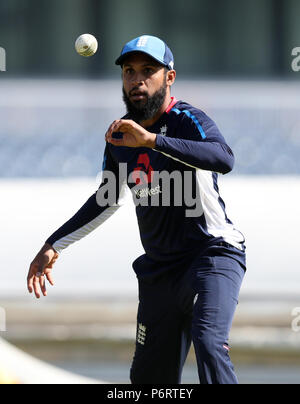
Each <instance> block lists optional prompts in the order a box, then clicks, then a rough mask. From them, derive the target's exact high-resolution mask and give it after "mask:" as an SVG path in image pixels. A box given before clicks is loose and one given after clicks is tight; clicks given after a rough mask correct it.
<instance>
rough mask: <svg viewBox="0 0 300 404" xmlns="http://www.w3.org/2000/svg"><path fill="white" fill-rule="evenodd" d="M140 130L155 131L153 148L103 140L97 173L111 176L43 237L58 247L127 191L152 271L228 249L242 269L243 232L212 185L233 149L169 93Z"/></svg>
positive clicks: (230, 161) (228, 165)
mask: <svg viewBox="0 0 300 404" xmlns="http://www.w3.org/2000/svg"><path fill="white" fill-rule="evenodd" d="M124 118H125V119H130V116H129V115H127V116H125V117H124ZM147 130H148V131H149V132H152V133H156V134H157V137H156V145H155V147H154V149H150V148H146V147H141V148H129V147H123V146H122V147H120V146H114V145H112V144H110V143H107V144H106V148H105V152H104V159H103V172H104V173H108V174H112V175H111V176H109V175H107V176H106V177H105V179H104V180H103V181H102V183H101V185H100V188H99V189H98V191H97V192H96V193H95V194H94V195H92V196H91V197H90V198H89V200H88V201H87V202H86V203H85V204H84V206H83V207H82V208H81V209H80V210H79V211H78V212H77V213H76V214H75V216H73V217H72V218H71V219H70V220H69V221H68V222H67V223H65V224H64V225H63V226H62V227H61V228H60V229H59V230H57V231H56V232H55V233H54V234H53V235H52V236H51V237H50V238H49V239H48V240H47V242H48V243H49V244H51V245H52V246H53V248H54V249H55V250H56V251H57V252H59V253H60V252H61V251H62V250H63V249H65V248H67V247H68V246H69V245H70V244H72V243H74V242H75V241H78V240H80V239H81V238H82V237H84V236H86V235H87V234H89V233H90V232H91V231H93V230H95V229H96V228H97V227H98V226H99V225H101V224H102V223H103V222H104V221H105V220H107V219H108V218H109V217H110V216H111V215H112V214H113V213H114V212H116V210H117V209H118V208H119V207H120V206H121V205H122V203H123V200H124V198H123V197H124V195H125V193H126V190H127V191H128V190H130V191H131V193H132V197H133V199H134V202H135V205H136V215H137V220H138V225H139V231H140V237H141V242H142V245H143V247H144V249H145V256H146V257H147V259H148V260H150V261H151V263H152V264H153V265H152V266H151V268H153V271H156V270H157V267H158V266H159V265H160V264H161V265H163V266H166V267H167V266H168V263H172V262H179V261H178V260H181V259H185V257H193V256H195V255H196V254H199V253H201V252H202V253H203V254H204V253H205V254H207V255H209V254H211V255H229V256H232V257H233V258H234V259H236V260H238V261H239V262H240V263H241V265H242V266H243V267H244V268H245V244H244V243H245V239H244V236H243V235H242V233H241V232H240V231H238V230H237V229H236V228H235V226H234V225H233V223H232V222H231V221H230V219H229V218H228V217H227V214H226V209H225V203H224V201H223V199H222V198H221V196H220V192H219V187H218V175H219V174H227V173H229V172H230V171H231V170H232V168H233V166H234V155H233V152H232V150H231V149H230V147H229V146H228V145H227V143H226V141H225V139H224V137H223V136H222V135H221V133H220V131H219V129H218V128H217V126H216V124H215V123H214V122H213V121H212V120H211V119H210V118H209V117H208V116H207V115H206V114H205V113H204V112H202V111H201V110H199V109H196V108H194V107H192V106H191V105H189V104H187V103H185V102H182V101H177V100H176V99H173V101H172V103H171V105H170V106H169V108H168V109H167V111H166V112H165V113H164V114H163V115H162V116H161V117H160V118H159V120H158V121H157V122H156V123H155V124H154V125H153V126H152V127H149V128H147ZM121 136H122V134H121V133H119V134H115V137H117V138H118V137H121ZM164 176H165V177H164ZM164 178H165V179H164ZM113 179H114V180H113ZM108 194H110V195H109V198H107V199H106V196H108ZM105 202H107V203H105ZM133 267H134V269H135V270H136V272H138V273H139V272H143V268H140V266H139V265H137V264H136V265H133ZM151 270H152V269H150V272H151Z"/></svg>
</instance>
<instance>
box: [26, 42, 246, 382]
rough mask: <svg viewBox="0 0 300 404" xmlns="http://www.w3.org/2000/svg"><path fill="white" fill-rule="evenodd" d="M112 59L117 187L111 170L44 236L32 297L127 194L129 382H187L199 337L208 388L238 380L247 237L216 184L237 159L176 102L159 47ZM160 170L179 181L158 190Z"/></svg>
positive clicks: (199, 116) (206, 124)
mask: <svg viewBox="0 0 300 404" xmlns="http://www.w3.org/2000/svg"><path fill="white" fill-rule="evenodd" d="M116 64H117V65H120V66H121V67H122V79H123V98H124V102H125V104H126V107H127V111H128V114H127V115H126V116H125V117H124V118H123V119H120V120H116V121H114V122H113V123H112V124H111V126H110V127H109V129H108V131H107V133H106V135H105V139H106V142H107V144H106V148H105V153H104V163H103V172H104V173H108V174H112V173H113V174H114V178H115V179H116V181H112V180H111V183H110V184H109V180H110V178H111V177H109V175H108V174H107V177H105V180H104V179H102V183H101V186H100V188H99V190H98V191H97V193H95V194H94V195H93V196H92V197H91V198H90V199H89V200H88V201H87V202H86V204H85V205H84V206H83V207H82V208H81V209H80V210H79V211H78V213H77V214H76V215H75V216H74V217H73V218H71V219H70V220H69V221H68V222H67V223H66V224H64V225H63V226H62V227H61V228H60V229H59V230H58V231H56V232H55V233H54V234H53V235H52V236H51V237H50V238H49V239H48V240H47V242H46V244H45V246H44V247H43V248H42V250H41V251H40V253H39V254H38V255H37V257H36V258H35V260H34V261H33V263H32V264H31V267H30V270H29V275H28V289H29V292H30V293H32V292H33V291H34V292H35V294H36V297H37V298H39V297H40V290H41V291H42V293H43V295H46V293H47V292H46V286H45V277H46V278H47V279H48V281H49V282H50V283H51V284H53V279H52V276H51V270H52V267H53V264H54V263H55V261H56V260H57V258H58V254H59V253H60V252H61V251H62V250H63V249H65V248H66V247H68V246H69V245H70V244H72V243H73V242H75V241H77V240H80V239H81V238H82V237H84V236H85V235H87V234H89V233H90V232H91V231H92V230H94V229H95V228H96V227H98V226H99V225H100V224H102V223H103V222H104V221H105V220H106V219H108V218H109V217H110V216H111V215H112V214H113V213H114V212H115V211H116V210H117V209H118V207H119V206H120V205H121V200H122V199H123V193H124V189H125V187H129V188H130V189H131V192H132V196H133V198H134V199H135V203H136V214H137V219H138V225H139V229H140V235H141V241H142V244H143V247H144V249H145V254H143V255H142V256H140V257H139V258H137V259H136V260H135V261H134V263H133V268H134V270H135V272H136V274H137V278H138V281H139V310H138V324H137V341H136V352H135V356H134V360H133V364H132V368H131V381H132V383H133V384H146V383H153V384H161V383H164V384H174V383H175V384H177V383H180V381H181V374H182V368H183V365H184V363H185V360H186V357H187V354H188V352H189V349H190V346H191V342H192V341H193V343H194V347H195V352H196V357H197V364H198V372H199V378H200V382H201V384H236V383H237V378H236V376H235V373H234V369H233V366H232V364H231V361H230V358H229V354H228V351H229V346H228V337H229V331H230V328H231V324H232V320H233V316H234V312H235V309H236V305H237V301H238V296H239V291H240V287H241V283H242V280H243V277H244V273H245V270H246V264H245V245H244V241H245V240H244V237H243V235H242V234H241V233H240V232H239V231H238V230H236V228H235V227H234V226H233V224H232V222H231V221H230V220H229V219H228V217H227V215H226V212H225V204H224V202H223V200H222V199H221V197H220V194H219V189H218V173H221V174H226V173H228V172H230V171H231V170H232V167H233V164H234V156H233V153H232V151H231V149H230V148H229V146H228V145H227V144H226V142H225V140H224V138H223V137H222V135H221V134H220V132H219V130H218V128H217V127H216V125H215V123H214V122H213V121H212V120H211V119H210V118H209V117H208V116H207V115H206V114H205V113H204V112H202V111H200V110H198V109H196V108H194V107H192V106H191V105H189V104H187V103H185V102H182V101H177V100H176V99H175V98H173V97H171V86H172V84H173V83H174V81H175V78H176V72H175V70H174V59H173V55H172V52H171V51H170V49H169V48H168V47H167V45H166V44H165V43H164V42H163V41H161V40H160V39H158V38H156V37H151V36H142V37H139V38H136V39H134V40H132V41H130V42H129V43H128V44H126V45H125V47H124V48H123V50H122V53H121V56H120V57H119V58H118V59H117V61H116ZM162 172H164V173H165V174H166V173H167V174H170V175H173V173H176V175H177V176H174V181H173V183H172V184H173V186H172V184H171V181H169V183H168V184H167V186H165V184H163V181H162V179H161V178H160V179H159V180H158V181H157V182H156V183H155V186H154V185H153V184H154V182H155V180H156V179H157V175H158V174H160V173H162ZM188 174H189V176H188ZM103 178H104V176H103ZM169 179H170V178H169ZM116 184H119V185H116ZM187 184H188V187H187ZM113 191H114V192H113ZM109 193H111V194H112V195H113V198H112V200H111V202H110V203H107V202H106V201H107V199H106V197H107V195H108V194H109ZM167 194H169V195H167ZM165 196H168V197H169V199H168V198H167V199H166V200H167V201H168V203H163V201H164V200H163V198H164V197H165ZM180 196H181V197H183V198H184V201H183V200H182V199H183V198H180ZM188 197H190V199H188ZM155 198H156V199H155ZM191 198H192V200H193V201H194V210H193V209H191V206H192V204H191V203H190V202H191ZM178 200H179V201H180V200H181V204H180V203H178ZM154 201H155V203H154ZM152 202H153V203H152Z"/></svg>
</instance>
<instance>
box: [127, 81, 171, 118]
mask: <svg viewBox="0 0 300 404" xmlns="http://www.w3.org/2000/svg"><path fill="white" fill-rule="evenodd" d="M166 95H167V83H166V80H165V83H164V84H163V85H162V87H161V88H160V89H159V90H158V91H156V93H155V94H153V95H152V97H148V96H147V100H146V103H145V104H142V103H140V105H139V102H136V103H135V104H133V103H132V102H131V101H130V99H129V97H128V96H127V94H126V92H125V89H124V87H123V101H124V103H125V105H126V109H127V113H128V114H129V115H130V118H131V119H132V120H134V121H135V122H142V121H147V120H148V119H152V118H154V117H155V115H156V114H157V113H158V111H159V110H160V108H161V107H162V105H163V103H164V101H165V99H166Z"/></svg>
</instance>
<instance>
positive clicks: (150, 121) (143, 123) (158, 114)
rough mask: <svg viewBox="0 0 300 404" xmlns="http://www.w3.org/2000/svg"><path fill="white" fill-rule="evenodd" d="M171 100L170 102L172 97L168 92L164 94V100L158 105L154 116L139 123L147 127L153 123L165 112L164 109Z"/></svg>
mask: <svg viewBox="0 0 300 404" xmlns="http://www.w3.org/2000/svg"><path fill="white" fill-rule="evenodd" d="M171 102H172V98H171V95H170V94H169V95H167V96H166V98H165V101H164V103H163V104H162V106H161V107H160V109H159V111H158V112H157V114H155V116H154V117H153V118H151V119H147V120H146V121H141V122H140V125H141V126H142V127H143V128H149V127H150V126H152V125H154V124H155V122H157V121H158V120H159V118H160V117H161V116H162V115H163V114H164V113H165V112H166V110H167V109H168V106H169V105H170V104H171Z"/></svg>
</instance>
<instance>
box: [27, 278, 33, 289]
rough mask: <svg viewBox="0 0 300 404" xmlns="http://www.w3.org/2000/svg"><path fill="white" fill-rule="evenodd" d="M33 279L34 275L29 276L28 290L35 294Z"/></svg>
mask: <svg viewBox="0 0 300 404" xmlns="http://www.w3.org/2000/svg"><path fill="white" fill-rule="evenodd" d="M33 278H34V275H29V276H28V278H27V289H28V292H29V293H32V292H33Z"/></svg>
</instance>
